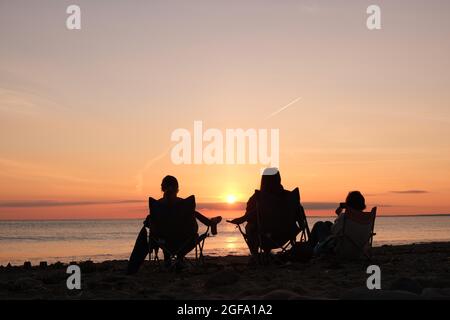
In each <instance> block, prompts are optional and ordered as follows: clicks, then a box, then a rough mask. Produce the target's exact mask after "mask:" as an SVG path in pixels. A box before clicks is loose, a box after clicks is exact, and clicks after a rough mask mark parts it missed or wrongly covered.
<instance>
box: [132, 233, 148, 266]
mask: <svg viewBox="0 0 450 320" xmlns="http://www.w3.org/2000/svg"><path fill="white" fill-rule="evenodd" d="M148 249H149V248H148V235H147V229H146V228H145V226H144V227H142V229H141V231H140V232H139V235H138V237H137V239H136V243H135V245H134V248H133V251H132V252H131V256H130V260H129V261H128V268H127V274H134V273H136V272H137V271H138V270H139V267H140V266H141V265H142V264H143V263H144V261H145V258H146V257H147V254H148V253H149V252H148Z"/></svg>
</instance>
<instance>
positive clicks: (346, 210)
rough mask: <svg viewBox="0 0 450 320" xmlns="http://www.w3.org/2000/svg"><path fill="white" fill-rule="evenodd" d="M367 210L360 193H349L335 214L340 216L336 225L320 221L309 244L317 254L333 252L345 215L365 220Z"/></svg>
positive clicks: (315, 226)
mask: <svg viewBox="0 0 450 320" xmlns="http://www.w3.org/2000/svg"><path fill="white" fill-rule="evenodd" d="M365 209H366V200H365V199H364V196H363V195H362V194H361V192H359V191H351V192H349V193H348V195H347V198H346V199H345V202H342V203H340V204H339V206H338V208H337V209H336V211H335V213H336V215H337V216H338V217H337V218H336V220H335V221H334V223H332V222H330V221H318V222H316V223H315V224H314V226H313V228H312V230H311V236H310V238H309V243H310V245H311V247H313V248H314V251H315V253H316V254H321V253H328V252H332V251H333V249H334V246H335V242H334V241H333V240H334V239H335V237H336V236H337V235H338V234H339V233H340V232H341V231H342V228H343V225H344V215H346V214H352V215H353V217H356V219H360V220H364V219H366V217H365V216H367V214H366V213H364V212H363V211H364V210H365Z"/></svg>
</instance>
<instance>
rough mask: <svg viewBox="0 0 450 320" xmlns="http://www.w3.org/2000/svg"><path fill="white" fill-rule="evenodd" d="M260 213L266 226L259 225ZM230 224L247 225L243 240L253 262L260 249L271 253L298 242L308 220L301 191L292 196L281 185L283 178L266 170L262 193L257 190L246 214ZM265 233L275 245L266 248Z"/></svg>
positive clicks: (249, 201)
mask: <svg viewBox="0 0 450 320" xmlns="http://www.w3.org/2000/svg"><path fill="white" fill-rule="evenodd" d="M258 206H259V207H258ZM258 211H259V212H260V213H261V212H265V215H266V217H265V220H266V221H265V223H264V221H260V220H263V219H261V217H260V216H259V214H258ZM280 214H281V216H280ZM283 219H284V220H283ZM228 222H229V223H233V224H237V225H240V224H242V223H244V222H246V223H247V224H246V226H245V231H246V234H245V235H244V238H245V240H246V242H247V245H248V247H249V250H250V253H251V254H252V257H253V259H252V261H253V260H254V258H255V256H256V255H257V254H258V250H259V249H260V248H261V249H263V250H264V251H266V252H267V251H269V252H270V250H271V249H275V248H279V247H281V246H282V245H283V244H285V243H287V242H288V241H290V240H293V239H295V237H296V236H297V234H298V233H299V232H300V230H302V229H303V227H304V223H305V220H304V219H302V217H301V214H300V195H299V191H298V188H297V189H295V190H294V191H292V192H291V191H288V190H285V189H284V188H283V186H282V184H281V175H280V172H279V171H278V169H277V168H267V169H265V170H264V172H263V175H262V177H261V188H260V190H256V192H255V193H254V194H253V195H252V196H251V197H250V199H249V200H248V202H247V208H246V211H245V214H244V215H243V216H241V217H239V218H235V219H233V220H229V221H228ZM264 224H265V225H264ZM262 229H264V230H262ZM262 233H265V234H269V233H270V234H271V235H273V236H274V238H276V239H273V238H272V239H271V240H270V241H271V242H272V243H269V242H270V241H266V244H264V235H263V234H262Z"/></svg>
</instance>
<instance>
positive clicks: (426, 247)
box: [0, 243, 450, 299]
mask: <svg viewBox="0 0 450 320" xmlns="http://www.w3.org/2000/svg"><path fill="white" fill-rule="evenodd" d="M247 261H248V257H236V256H227V257H218V258H213V257H206V259H205V264H204V265H203V266H199V267H195V268H193V267H191V268H188V269H187V270H184V271H182V272H180V273H177V272H174V271H166V270H163V269H162V268H160V267H158V265H157V264H156V263H150V262H146V264H145V265H144V266H143V268H142V269H141V270H140V272H139V273H138V274H136V275H133V276H126V275H125V273H124V270H125V268H126V265H127V261H107V262H103V263H92V262H82V263H80V264H79V265H80V266H81V270H82V290H81V291H77V290H74V291H69V290H68V289H67V287H66V279H67V277H68V274H66V268H67V265H58V264H54V265H51V266H48V267H46V268H40V267H32V268H31V269H26V268H24V267H1V268H0V299H305V298H306V299H346V298H350V299H418V298H419V299H450V243H430V244H415V245H405V246H383V247H379V248H375V249H374V257H373V261H372V262H371V263H368V262H359V263H347V264H342V263H338V262H337V261H334V260H333V259H330V258H316V259H313V260H311V261H310V262H308V263H288V264H284V265H270V266H264V267H262V266H259V267H249V266H247ZM369 264H377V265H379V266H380V268H381V286H382V290H381V291H380V290H375V291H373V290H372V291H370V292H369V291H368V290H367V289H365V286H366V279H367V277H368V274H366V268H367V266H368V265H369Z"/></svg>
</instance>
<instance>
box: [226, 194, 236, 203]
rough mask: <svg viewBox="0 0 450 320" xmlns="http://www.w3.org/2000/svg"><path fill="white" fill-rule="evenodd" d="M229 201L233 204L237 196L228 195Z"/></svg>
mask: <svg viewBox="0 0 450 320" xmlns="http://www.w3.org/2000/svg"><path fill="white" fill-rule="evenodd" d="M227 202H228V203H229V204H233V203H235V202H236V196H235V195H234V194H229V195H227Z"/></svg>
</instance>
